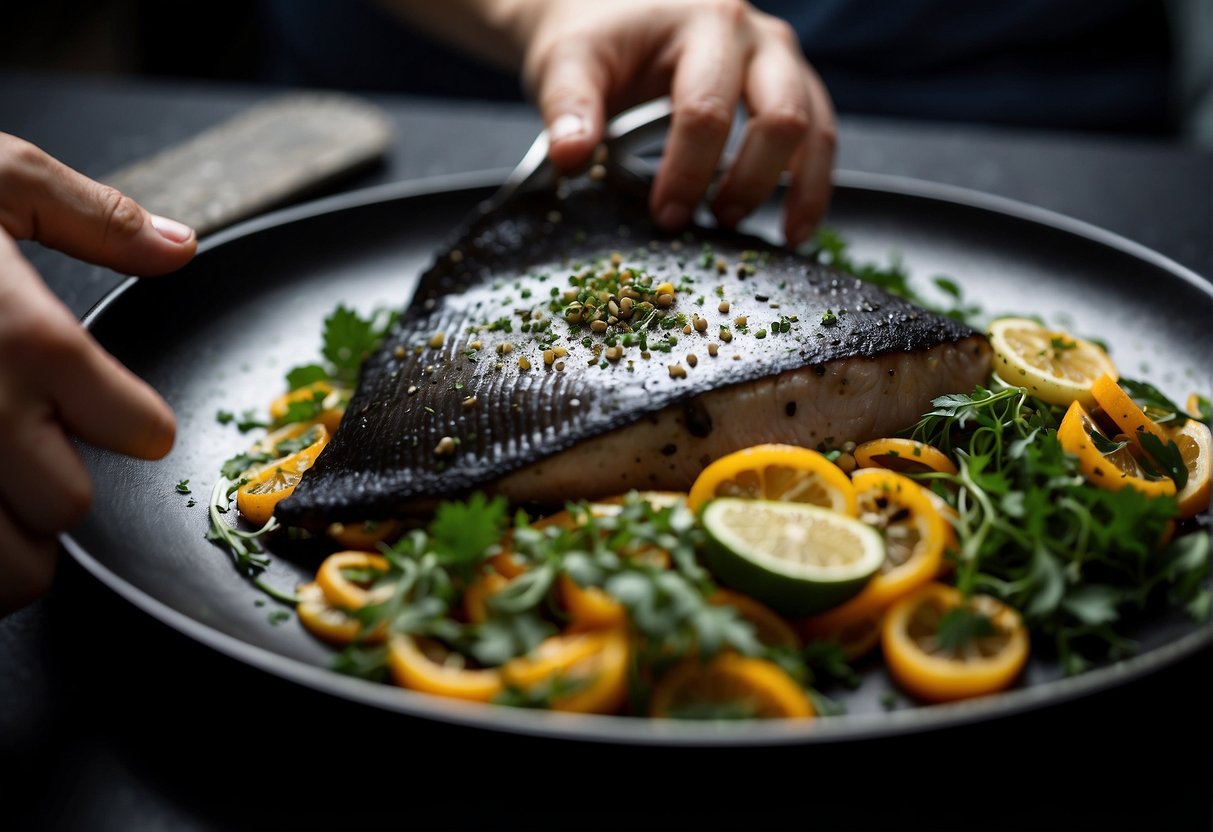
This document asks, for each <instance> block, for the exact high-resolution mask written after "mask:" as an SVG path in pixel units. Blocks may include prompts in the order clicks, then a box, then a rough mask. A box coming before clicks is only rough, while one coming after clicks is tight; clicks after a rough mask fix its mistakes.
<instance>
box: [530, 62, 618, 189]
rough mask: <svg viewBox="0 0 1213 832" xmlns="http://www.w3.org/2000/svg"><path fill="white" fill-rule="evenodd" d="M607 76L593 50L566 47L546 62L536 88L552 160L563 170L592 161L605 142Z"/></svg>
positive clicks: (535, 85)
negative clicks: (596, 147)
mask: <svg viewBox="0 0 1213 832" xmlns="http://www.w3.org/2000/svg"><path fill="white" fill-rule="evenodd" d="M606 84H607V80H606V73H605V71H604V70H603V69H602V67H601V65H600V64H599V63H598V62H597V61H596V60H595V59H594V58H593V55H592V52H591V51H590V50H586V49H582V48H580V46H573V44H571V43H566V44H562V45H561V46H560V47H558V48H557V49H555V50H553V52H552V53H551V54H550V55H549V57H548V59H547V60H546V61H543V62H542V63H541V65H540V68H539V70H538V72H537V73H535V79H534V83H533V87H534V89H535V101H536V104H537V105H538V107H539V112H540V114H541V115H542V116H543V123H544V125H545V126H546V128H547V132H548V142H549V149H548V158H550V159H551V160H552V164H554V165H555V166H556V167H557V168H559V169H560V170H573V169H576V168H578V167H580V166H582V165H584V164H585V163H586V162H587V161H589V158H590V154H591V153H593V151H594V148H595V146H597V144H598V142H599V141H601V140H602V126H603V120H604V113H603V110H604V104H603V99H604V96H605V90H606Z"/></svg>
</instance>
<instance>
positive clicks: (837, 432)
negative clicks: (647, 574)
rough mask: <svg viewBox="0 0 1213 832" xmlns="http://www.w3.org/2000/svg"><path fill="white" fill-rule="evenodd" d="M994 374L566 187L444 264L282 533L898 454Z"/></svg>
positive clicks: (918, 323) (521, 204)
mask: <svg viewBox="0 0 1213 832" xmlns="http://www.w3.org/2000/svg"><path fill="white" fill-rule="evenodd" d="M989 360H990V352H989V347H988V345H987V344H986V342H985V339H984V338H983V337H982V336H980V335H979V334H977V333H975V332H973V331H972V330H970V329H969V328H968V327H965V326H964V325H962V324H960V323H958V322H956V321H954V320H952V319H949V318H946V317H942V316H937V315H934V314H932V313H930V312H927V311H925V310H923V309H921V308H919V307H916V306H914V305H913V304H910V303H909V302H907V301H904V300H902V299H900V298H897V297H895V296H892V295H890V294H888V293H886V292H884V291H883V290H881V289H879V288H878V287H876V286H873V285H871V284H869V283H864V282H862V281H860V280H858V279H857V278H855V277H853V276H850V275H846V274H843V273H841V272H839V271H837V270H834V269H831V268H828V267H826V266H822V265H820V264H817V263H814V262H811V261H809V260H807V259H806V258H803V257H798V256H796V255H794V254H792V253H790V252H787V251H785V250H783V249H779V248H777V247H773V246H771V245H769V244H767V243H765V242H763V241H761V240H759V239H757V238H753V237H748V236H745V235H741V234H736V233H729V232H721V231H714V230H706V229H696V230H694V231H692V232H689V233H686V234H680V235H677V236H667V235H663V234H662V233H661V232H659V231H658V230H657V229H656V228H655V227H654V226H653V225H652V224H651V222H650V220H649V219H648V214H647V211H646V205H645V200H644V198H643V197H642V196H638V195H632V194H628V193H623V192H620V191H619V190H617V189H612V188H609V187H607V186H604V185H601V184H597V183H592V182H588V181H579V182H576V183H574V184H573V185H572V186H570V188H569V191H568V192H567V193H564V194H560V195H551V194H531V195H526V196H523V197H521V198H519V199H517V200H516V201H515V203H514V205H512V206H511V207H509V208H507V209H506V210H504V211H502V212H499V213H496V214H493V215H490V216H484V217H482V218H480V219H478V220H476V221H475V222H473V223H472V224H471V225H470V226H469V227H468V228H467V229H466V230H465V231H464V232H463V233H462V234H461V235H459V236H458V238H457V239H456V241H455V242H454V243H453V244H452V245H450V246H449V247H448V248H446V249H445V250H444V252H443V253H442V254H441V255H440V256H439V257H438V258H437V261H436V263H435V264H434V266H433V267H432V268H431V269H430V270H429V271H428V272H427V273H426V274H425V275H424V276H423V277H422V279H421V282H420V285H419V288H418V292H417V296H416V297H415V298H414V299H413V302H412V303H411V304H410V305H409V307H408V308H407V310H406V311H405V313H404V314H403V315H402V317H401V319H400V321H399V322H398V324H397V325H396V326H395V327H394V328H393V330H392V331H391V332H390V333H389V335H388V336H387V338H385V340H384V343H383V345H382V346H381V347H380V349H379V350H378V351H377V352H376V353H375V354H374V355H372V356H371V357H370V358H369V359H368V360H367V362H366V364H365V366H364V367H363V372H362V378H361V381H360V384H359V387H358V390H357V391H356V393H355V395H354V397H353V400H352V401H351V402H350V405H349V409H348V410H347V413H346V417H345V419H344V420H343V421H342V423H341V426H340V427H339V429H338V430H337V432H336V435H335V436H334V437H333V440H332V441H331V442H330V443H329V445H328V447H327V448H326V449H325V451H324V452H323V453H322V454H321V456H320V458H319V459H318V460H317V462H316V464H315V466H314V467H313V468H312V469H311V470H310V471H308V472H307V474H306V475H305V476H304V477H303V479H302V481H301V482H300V483H299V485H298V487H297V488H296V489H295V492H294V494H293V495H292V496H291V497H290V498H288V499H287V500H285V501H283V502H282V503H281V504H280V505H279V507H278V511H277V514H278V516H279V519H280V520H282V521H283V522H286V523H289V524H295V525H306V526H319V525H321V524H324V523H328V522H332V521H338V520H340V521H352V520H362V519H367V518H382V517H387V516H402V515H407V514H410V513H414V512H419V511H425V510H427V509H428V508H430V507H432V505H433V504H434V502H436V501H438V500H440V499H444V498H449V497H453V496H457V495H462V494H467V493H470V492H472V491H476V490H483V491H486V492H490V493H502V494H505V495H507V496H508V497H509V498H510V499H511V500H513V501H515V502H520V503H521V502H528V501H534V502H560V501H563V500H566V499H570V498H577V497H596V496H602V495H606V494H614V493H619V492H621V491H625V490H627V489H629V488H661V489H673V490H678V489H686V488H688V487H689V486H690V484H691V482H692V481H693V480H694V478H695V476H696V474H698V472H699V471H700V470H702V468H703V467H704V466H705V465H706V464H707V463H708V462H709V461H710V460H712V459H714V458H716V457H719V456H721V455H723V454H725V453H728V452H730V451H733V450H736V449H739V448H742V447H746V446H749V445H754V444H758V443H761V442H788V443H794V444H799V445H806V446H809V447H817V448H823V449H828V448H833V447H837V446H839V445H841V444H843V443H844V442H846V441H848V440H850V441H856V442H858V441H862V440H865V439H869V438H873V437H876V436H881V435H888V434H891V433H893V432H895V431H896V430H899V429H901V428H904V427H906V426H907V425H908V424H910V423H912V422H913V421H914V419H915V418H916V417H917V416H918V415H919V414H920V413H922V412H923V411H924V410H925V409H926V408H927V407H928V405H929V404H930V401H931V399H932V398H934V397H936V396H938V395H941V394H943V393H947V392H962V391H966V392H967V391H969V390H971V389H972V388H973V386H974V385H975V384H978V383H981V382H982V381H983V380H984V379H985V378H986V375H987V373H988V370H989Z"/></svg>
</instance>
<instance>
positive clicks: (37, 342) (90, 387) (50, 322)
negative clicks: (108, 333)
mask: <svg viewBox="0 0 1213 832" xmlns="http://www.w3.org/2000/svg"><path fill="white" fill-rule="evenodd" d="M0 353H2V354H3V355H4V361H3V363H2V364H0V421H3V422H4V423H5V424H4V425H0V442H12V441H14V440H13V438H12V437H13V434H12V433H11V432H9V431H7V430H4V428H5V427H8V428H12V427H13V425H14V420H15V419H18V418H19V417H20V416H21V415H22V414H24V413H26V412H29V411H35V412H43V411H45V410H47V409H49V410H51V411H53V415H54V418H55V419H56V420H58V421H59V422H60V423H61V424H62V425H63V426H64V427H65V428H66V429H67V430H69V431H71V432H72V433H74V434H76V435H78V436H79V437H80V438H81V439H83V440H85V441H86V442H89V443H90V444H94V445H97V446H99V447H103V448H107V449H109V450H113V451H117V452H118V453H123V454H128V455H131V456H137V457H141V458H145V459H158V458H159V457H161V456H164V454H166V453H168V451H169V449H170V448H171V447H172V443H173V438H174V433H175V425H174V420H173V415H172V411H171V410H170V409H169V407H168V405H167V404H165V402H164V400H163V399H161V398H160V396H159V395H158V394H157V393H156V392H155V391H154V390H152V388H151V387H149V386H148V385H147V384H146V383H145V382H143V381H142V380H141V379H139V378H138V377H137V376H135V375H134V374H133V373H131V372H130V371H129V370H127V369H126V368H125V367H123V366H122V365H121V364H120V363H119V362H118V361H116V360H115V359H114V358H113V357H112V356H111V355H109V354H108V353H106V352H105V351H104V350H103V349H102V348H101V346H100V345H99V344H97V342H96V341H95V340H93V338H92V336H90V335H89V334H88V333H87V332H85V331H84V330H83V329H82V328H81V327H80V325H79V323H77V321H76V319H75V317H74V316H73V315H72V313H71V312H70V311H68V309H67V308H66V307H65V306H63V305H62V304H61V303H60V302H59V301H58V300H57V299H56V298H55V297H54V296H53V295H52V294H51V293H50V291H49V290H48V289H47V288H46V286H45V285H44V284H43V283H42V282H41V280H39V279H38V276H37V274H35V273H34V271H33V269H32V267H30V265H29V264H28V263H27V262H26V261H25V260H24V258H22V257H21V256H20V253H19V252H18V250H17V247H16V245H15V244H14V243H13V242H12V241H11V240H9V239H8V238H7V237H5V236H4V235H2V234H0Z"/></svg>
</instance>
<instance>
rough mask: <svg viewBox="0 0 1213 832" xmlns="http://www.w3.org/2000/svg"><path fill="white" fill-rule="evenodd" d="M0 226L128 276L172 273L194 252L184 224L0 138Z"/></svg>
mask: <svg viewBox="0 0 1213 832" xmlns="http://www.w3.org/2000/svg"><path fill="white" fill-rule="evenodd" d="M0 227H3V228H4V229H5V230H7V231H8V232H9V233H10V234H11V235H12V236H14V237H16V238H17V239H27V240H36V241H38V242H40V243H42V244H43V245H46V246H49V247H51V248H55V249H58V250H60V251H62V252H64V253H65V254H69V255H71V256H73V257H78V258H80V259H82V260H88V261H90V262H92V263H96V264H98V265H101V266H108V267H109V268H111V269H114V270H115V271H119V272H123V273H125V274H137V275H158V274H164V273H166V272H171V271H173V270H175V269H178V268H180V267H181V266H183V265H185V263H186V262H187V261H189V259H190V258H191V257H193V256H194V251H195V250H196V249H197V246H198V239H197V237H196V235H195V234H194V231H193V229H191V228H189V227H188V226H186V225H183V224H181V223H179V222H177V221H175V220H170V219H166V218H164V217H157V216H155V215H153V214H150V213H148V212H147V211H146V210H144V209H143V208H142V207H141V206H140V205H139V204H138V203H137V202H135V201H134V200H133V199H131V198H130V197H128V196H124V195H123V194H121V193H120V192H118V191H117V190H115V189H114V188H111V187H108V186H106V185H102V184H101V183H99V182H95V181H93V180H92V179H89V178H88V177H87V176H84V175H82V174H80V173H77V172H76V171H74V170H72V169H71V168H69V167H68V166H67V165H65V164H63V163H62V162H59V161H57V160H56V159H53V158H52V157H51V156H49V155H48V154H46V153H45V152H43V151H42V150H39V149H38V148H37V147H34V146H33V145H32V144H30V143H28V142H25V141H22V140H21V139H17V138H15V137H13V136H7V135H3V134H0Z"/></svg>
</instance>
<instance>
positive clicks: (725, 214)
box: [716, 205, 745, 228]
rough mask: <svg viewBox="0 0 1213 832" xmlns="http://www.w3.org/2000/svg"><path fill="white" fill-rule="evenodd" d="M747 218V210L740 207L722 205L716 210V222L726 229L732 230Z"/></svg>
mask: <svg viewBox="0 0 1213 832" xmlns="http://www.w3.org/2000/svg"><path fill="white" fill-rule="evenodd" d="M744 217H745V209H744V208H742V207H741V206H740V205H722V206H721V207H720V208H717V209H716V221H717V222H718V223H720V224H721V225H723V226H724V227H725V228H732V227H733V226H735V225H737V223H739V222H741V220H742V219H743V218H744Z"/></svg>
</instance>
